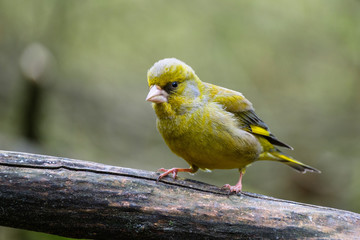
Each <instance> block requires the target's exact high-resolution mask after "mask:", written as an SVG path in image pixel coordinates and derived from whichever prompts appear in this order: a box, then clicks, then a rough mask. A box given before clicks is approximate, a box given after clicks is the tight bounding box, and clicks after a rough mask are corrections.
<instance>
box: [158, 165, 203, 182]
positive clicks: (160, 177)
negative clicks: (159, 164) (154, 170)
mask: <svg viewBox="0 0 360 240" xmlns="http://www.w3.org/2000/svg"><path fill="white" fill-rule="evenodd" d="M158 171H161V172H164V173H163V174H160V176H159V177H158V178H157V179H156V182H159V181H160V179H162V178H163V177H166V176H167V175H169V174H170V173H172V175H173V178H174V179H176V177H177V174H178V172H189V173H194V172H196V170H194V169H192V168H171V169H165V168H160V169H159V170H158Z"/></svg>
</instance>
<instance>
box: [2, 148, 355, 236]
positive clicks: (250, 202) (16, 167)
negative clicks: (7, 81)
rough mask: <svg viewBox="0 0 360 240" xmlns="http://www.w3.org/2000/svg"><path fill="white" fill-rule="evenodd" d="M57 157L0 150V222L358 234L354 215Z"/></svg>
mask: <svg viewBox="0 0 360 240" xmlns="http://www.w3.org/2000/svg"><path fill="white" fill-rule="evenodd" d="M157 176H158V174H157V173H154V172H148V171H143V170H136V169H129V168H121V167H114V166H109V165H104V164H99V163H93V162H86V161H80V160H73V159H67V158H60V157H52V156H44V155H35V154H28V153H18V152H5V151H0V225H3V226H8V227H14V228H22V229H28V230H33V231H39V232H45V233H51V234H56V235H61V236H66V237H73V238H95V239H126V238H132V239H136V238H142V239H143V238H149V239H155V238H156V239H175V238H176V239H179V238H180V239H182V238H183V239H195V238H196V239H216V238H231V239H253V238H271V239H272V238H279V239H298V238H322V239H323V238H332V239H351V238H356V237H359V236H360V215H359V214H356V213H352V212H348V211H343V210H338V209H333V208H327V207H322V206H314V205H308V204H303V203H297V202H292V201H287V200H281V199H275V198H271V197H267V196H263V195H258V194H254V193H248V192H244V193H242V194H238V195H235V194H234V195H228V194H227V192H226V191H225V190H222V189H220V188H218V187H215V186H211V185H208V184H205V183H201V182H197V181H193V180H184V179H177V180H173V179H172V178H165V179H163V180H162V181H160V182H159V183H156V177H157Z"/></svg>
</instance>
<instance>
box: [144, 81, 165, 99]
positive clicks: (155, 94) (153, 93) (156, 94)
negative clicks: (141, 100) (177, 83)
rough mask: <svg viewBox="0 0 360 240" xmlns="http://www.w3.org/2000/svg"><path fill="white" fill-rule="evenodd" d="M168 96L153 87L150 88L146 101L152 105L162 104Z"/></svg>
mask: <svg viewBox="0 0 360 240" xmlns="http://www.w3.org/2000/svg"><path fill="white" fill-rule="evenodd" d="M168 96H169V94H168V93H167V92H165V91H164V90H163V89H161V88H160V87H159V86H157V85H154V86H152V87H151V88H150V91H149V94H148V95H147V97H146V101H149V102H153V103H163V102H167V101H168Z"/></svg>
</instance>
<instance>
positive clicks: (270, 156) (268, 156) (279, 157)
mask: <svg viewBox="0 0 360 240" xmlns="http://www.w3.org/2000/svg"><path fill="white" fill-rule="evenodd" d="M259 160H270V161H277V162H282V163H285V164H286V165H288V166H290V167H292V168H294V169H295V170H296V171H299V172H301V173H306V172H315V173H321V171H320V170H318V169H316V168H313V167H311V166H309V165H306V164H304V163H302V162H299V161H297V160H295V159H293V158H292V157H290V156H286V155H285V154H283V153H282V152H280V151H279V150H277V149H274V151H271V152H265V153H262V154H261V155H260V157H259Z"/></svg>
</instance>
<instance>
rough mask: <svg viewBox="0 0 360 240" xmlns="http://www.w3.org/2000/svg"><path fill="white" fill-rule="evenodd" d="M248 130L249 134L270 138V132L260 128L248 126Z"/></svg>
mask: <svg viewBox="0 0 360 240" xmlns="http://www.w3.org/2000/svg"><path fill="white" fill-rule="evenodd" d="M250 129H251V132H253V133H255V134H259V135H262V136H267V137H268V136H270V132H269V131H267V130H266V129H264V128H262V127H259V126H254V125H250Z"/></svg>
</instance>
